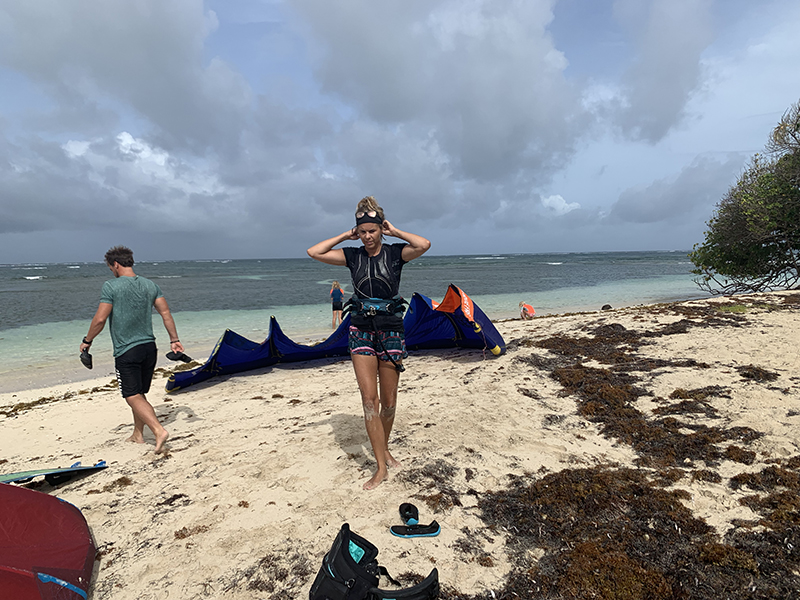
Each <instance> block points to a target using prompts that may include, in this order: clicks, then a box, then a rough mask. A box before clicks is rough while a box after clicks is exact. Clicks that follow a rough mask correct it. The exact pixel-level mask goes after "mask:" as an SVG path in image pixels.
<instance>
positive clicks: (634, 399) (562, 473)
mask: <svg viewBox="0 0 800 600" xmlns="http://www.w3.org/2000/svg"><path fill="white" fill-rule="evenodd" d="M496 325H497V328H498V330H499V331H500V333H501V334H502V335H503V337H504V339H505V341H506V344H507V346H508V351H507V352H506V353H505V354H504V355H502V356H499V357H494V356H492V355H491V354H490V353H488V352H486V353H483V352H481V351H475V350H461V349H448V350H436V351H420V352H415V353H412V354H411V356H410V357H409V358H408V360H407V361H406V367H407V370H406V372H405V373H404V374H403V376H402V377H401V381H400V392H399V401H398V410H397V418H396V422H395V428H394V431H393V434H392V440H391V442H390V443H391V449H392V452H393V455H394V456H395V457H396V458H397V459H398V460H400V461H401V462H402V468H401V469H398V470H393V471H392V472H391V473H390V478H389V480H388V481H386V482H384V483H383V484H382V485H380V486H379V487H378V488H377V489H376V490H374V491H371V492H365V491H363V490H362V488H361V486H362V484H363V483H364V481H365V480H366V479H367V478H368V477H369V476H370V474H371V471H372V469H373V468H374V461H373V460H372V456H371V450H370V446H369V442H368V439H367V436H366V432H365V429H364V424H363V417H362V412H361V403H360V397H359V393H358V389H357V387H356V383H355V378H354V376H353V372H352V366H351V364H350V362H349V360H325V361H316V362H313V363H307V364H299V365H298V364H295V365H290V366H279V367H273V368H269V369H262V370H258V371H252V372H249V373H244V374H241V375H237V376H233V377H225V378H217V379H212V380H211V381H209V382H208V383H206V384H201V385H198V386H195V387H191V388H188V389H186V390H182V391H179V392H177V393H173V394H166V393H165V392H164V391H163V386H164V383H165V382H166V379H164V376H165V373H164V372H160V373H157V375H156V379H155V380H154V382H153V389H152V390H151V392H150V394H149V395H148V398H149V400H150V401H151V403H152V404H153V405H154V407H155V409H156V413H157V414H158V416H159V417H160V419H161V421H162V423H163V424H164V425H165V426H166V427H167V429H168V430H169V431H170V433H171V439H170V440H169V442H168V451H167V452H166V453H165V454H162V455H156V454H155V453H154V452H153V443H154V441H153V438H152V435H151V434H150V432H149V430H146V433H145V436H146V443H145V444H144V445H138V444H133V443H129V442H126V441H125V438H127V436H128V435H130V432H131V430H132V417H131V411H130V409H129V408H128V406H127V405H126V403H125V402H124V400H123V399H122V398H121V397H120V396H119V393H118V392H117V389H116V384H115V383H114V382H113V381H112V380H111V379H110V378H109V377H103V378H102V379H97V380H94V381H90V382H86V381H81V382H79V383H76V384H63V385H59V386H55V387H52V388H48V389H38V390H26V391H22V392H15V393H13V394H12V393H7V394H2V395H0V430H2V435H1V436H0V472H3V473H10V472H16V471H23V470H28V469H40V468H47V467H57V466H60V467H64V466H69V465H70V464H72V463H74V462H76V461H82V463H83V464H84V465H87V464H93V463H95V462H97V461H99V460H105V461H106V462H107V463H108V465H109V467H108V468H107V469H105V470H104V471H101V472H98V473H94V474H91V475H88V476H86V477H84V478H82V479H78V480H73V481H70V482H67V483H65V484H62V485H60V486H58V487H56V488H53V487H51V486H50V485H49V484H46V483H44V482H43V481H41V480H36V481H34V482H33V483H32V484H28V485H29V486H31V487H35V488H36V489H38V490H40V491H43V492H46V493H49V494H52V495H56V496H58V497H59V498H62V499H64V500H66V501H68V502H71V503H72V504H74V505H76V506H77V507H79V508H80V509H81V511H82V512H83V514H84V516H85V518H86V520H87V522H88V524H89V526H90V528H91V530H92V533H93V535H94V538H95V541H96V544H97V548H98V559H97V561H96V563H95V573H94V580H93V594H92V596H91V597H92V598H94V599H96V600H100V599H114V600H117V599H119V600H127V599H130V600H134V599H135V600H145V599H151V598H152V599H159V600H161V599H164V598H180V599H195V598H198V599H199V598H226V599H227V598H230V599H239V598H241V599H245V598H247V599H252V598H307V597H308V590H309V587H310V585H311V582H312V580H313V579H314V576H315V574H316V572H317V570H318V568H319V566H320V562H321V559H322V556H323V555H324V553H325V552H326V551H327V550H328V549H329V548H330V544H331V542H332V541H333V538H334V537H335V535H336V533H337V531H338V530H339V528H340V526H341V525H342V523H345V522H346V523H349V524H350V527H351V529H352V530H353V531H355V532H357V533H358V534H360V535H362V536H364V537H366V538H367V539H368V540H370V541H371V542H372V543H374V544H375V545H376V546H377V547H378V548H379V549H380V553H379V555H378V560H379V562H380V563H381V564H382V565H384V566H385V567H386V568H387V569H388V570H389V572H390V573H392V574H393V575H394V576H395V577H397V576H398V575H401V576H402V577H401V580H402V581H405V583H406V585H408V584H409V583H410V582H413V581H414V580H415V577H416V578H419V577H420V576H422V577H424V576H425V575H427V574H428V573H429V572H430V570H431V569H432V568H433V567H434V566H435V567H437V568H438V570H439V577H440V582H441V584H442V595H441V597H442V598H494V597H497V598H500V597H508V598H513V597H516V596H514V594H518V595H519V596H521V597H528V598H535V597H542V598H545V597H547V598H555V597H565V598H571V597H575V598H590V597H598V598H600V597H603V598H638V597H641V598H645V597H647V598H650V597H652V598H657V597H665V598H666V597H691V598H704V597H709V598H721V597H730V598H738V597H756V598H761V597H764V598H768V597H776V598H777V597H789V596H777V595H771V594H772V593H776V594H777V593H780V594H782V593H784V592H786V591H787V590H789V591H792V590H793V591H795V592H798V593H800V576H799V575H798V568H800V562H798V561H800V556H799V555H798V548H800V539H798V538H799V537H800V536H799V535H798V531H800V529H798V525H797V524H798V523H800V518H799V517H800V513H799V512H798V510H799V507H800V495H799V494H798V493H799V492H800V483H798V482H799V481H800V449H799V448H798V445H799V444H800V436H798V428H799V427H800V354H799V353H798V351H799V350H800V348H799V346H800V293H798V292H781V293H771V294H756V295H748V296H737V297H735V298H717V299H711V300H699V301H690V302H680V303H672V304H664V305H653V306H637V307H628V308H618V309H613V310H607V311H597V312H587V313H579V314H566V315H557V316H548V317H543V318H536V319H534V320H532V321H524V322H523V321H521V320H506V321H502V322H499V323H497V324H496ZM187 352H189V353H190V354H193V355H202V354H206V353H205V351H203V352H193V351H192V349H187ZM570 478H571V479H570ZM626 478H629V479H626ZM636 478H644V479H642V480H641V481H640V480H638V479H636ZM567 481H570V482H572V483H570V485H571V486H572V487H564V486H566V485H567V484H566V482H567ZM605 481H613V482H616V483H618V484H619V485H622V484H623V483H625V482H628V481H630V484H629V487H627V488H624V489H623V488H620V490H621V491H620V495H618V496H614V495H613V494H612V493H611V492H612V491H613V490H611V489H610V488H609V487H608V486H607V485H600V482H605ZM592 482H594V483H592ZM592 485H597V486H598V487H596V488H592ZM625 485H628V484H627V483H626V484H625ZM547 486H549V488H548V487H547ZM634 488H635V489H637V490H639V491H638V492H636V493H635V494H630V495H626V493H625V490H630V489H634ZM548 489H549V490H550V492H548V491H547V490H548ZM556 490H559V493H562V492H563V494H562V495H563V496H564V497H563V498H561V499H560V500H559V502H560V503H559V502H556V501H555V499H556V495H555V494H556ZM523 491H524V494H525V498H527V500H526V501H525V502H527V504H525V503H524V502H523V501H522V500H521V499H520V498H521V497H522V496H520V494H522V493H523ZM551 492H552V493H551ZM606 493H608V494H609V496H608V498H607V499H606V501H607V502H608V506H603V505H602V502H603V501H604V500H603V498H606V496H605V495H604V494H606ZM548 494H550V495H548ZM633 496H635V497H636V498H637V499H638V500H636V502H639V504H637V503H636V502H634V500H633ZM559 498H560V497H559ZM593 498H594V499H593ZM615 498H616V499H615ZM642 499H645V500H647V502H652V503H656V502H660V503H664V504H663V505H664V506H667V505H668V506H671V507H672V508H671V509H669V510H665V511H664V512H659V513H658V514H653V515H652V519H650V518H649V517H642V516H641V512H637V511H641V510H643V509H642V507H643V506H644V507H646V506H647V504H646V503H644V504H642V503H643V502H644V500H642ZM640 501H641V502H640ZM402 502H412V503H414V504H416V505H417V506H418V507H419V509H420V521H421V522H423V523H427V522H429V521H432V520H434V519H435V520H437V521H438V523H439V524H440V525H441V534H440V535H439V536H438V537H433V538H415V539H401V538H397V537H394V536H392V535H391V534H390V533H389V527H390V526H392V525H399V524H401V522H400V519H399V515H398V506H399V504H400V503H402ZM593 506H597V507H598V509H597V511H598V512H597V513H596V514H590V513H591V512H592V511H591V510H589V509H588V508H587V507H593ZM653 506H655V504H653ZM659 506H660V505H659ZM592 510H593V509H592ZM781 510H782V512H781ZM615 511H616V512H615ZM615 515H616V516H615ZM636 515H639V516H636ZM667 516H669V519H667ZM508 519H510V520H508ZM587 519H588V521H587ZM667 521H668V522H667ZM514 523H519V526H518V527H517V526H515V525H514ZM587 523H588V525H587ZM592 523H593V528H592V525H591V524H592ZM689 524H690V525H691V526H689ZM703 524H705V525H703ZM673 525H674V531H673V530H672V527H673ZM619 527H622V529H614V528H619ZM779 531H781V532H784V533H785V535H778V534H777V533H775V532H779ZM565 532H566V533H565ZM591 532H595V533H591ZM615 532H617V534H618V535H617V537H616V538H615ZM624 532H628V533H630V534H631V535H632V536H633V537H632V539H630V540H629V539H628V538H626V537H625V535H627V533H624ZM569 536H582V537H575V538H570V537H569ZM670 536H673V537H670ZM773 538H775V540H774V543H773V542H771V541H770V540H772V539H773ZM784 538H785V539H786V540H788V541H784ZM648 544H652V545H651V546H648ZM770 544H772V545H770ZM787 544H788V546H787ZM665 547H669V548H674V549H676V550H675V552H674V555H673V554H670V553H668V552H662V550H663V548H665ZM578 549H580V552H579V551H578ZM597 550H599V551H600V552H599V553H598V552H596V551H597ZM667 555H669V556H667ZM609 557H613V558H614V559H615V562H614V563H613V564H612V563H611V562H610V561H609ZM582 561H583V562H582ZM681 561H683V562H681ZM768 561H771V562H770V563H769V564H770V565H771V566H769V567H768V566H767V562H768ZM692 565H693V566H692ZM692 569H695V571H692ZM586 573H592V574H593V575H585V574H586ZM598 573H599V575H598ZM698 573H700V574H705V577H699V576H698ZM610 580H614V581H615V582H616V583H614V584H613V585H612V584H609V581H610ZM634 580H635V581H636V582H638V583H634ZM620 582H628V583H626V584H625V585H627V586H628V587H626V588H625V589H626V590H628V589H630V590H633V591H631V592H630V594H629V595H623V594H622V592H621V591H619V590H621V589H622V587H620V586H622V583H620ZM717 582H727V583H725V584H723V583H717ZM382 583H385V581H382ZM609 585H612V587H613V586H614V585H616V586H617V588H616V589H617V590H618V591H617V595H608V594H607V595H601V593H600V592H599V591H598V590H601V589H605V588H604V586H609ZM637 585H638V586H639V587H637ZM720 585H729V586H730V588H729V589H726V590H724V589H719V586H720ZM748 586H753V587H752V589H750V587H748ZM781 586H783V587H781ZM640 588H641V590H640V592H639V594H640V595H636V594H637V592H636V590H637V589H640ZM526 590H527V595H526V594H525V591H526ZM593 590H594V591H595V592H597V593H596V595H594V596H593V595H592V593H593ZM723 592H724V593H726V594H728V595H727V596H723V595H721V594H722V593H723ZM648 593H650V594H651V595H647V594H648ZM739 593H742V594H744V593H747V594H750V595H749V596H745V595H742V596H739V595H737V594H739ZM504 594H505V595H504ZM547 594H549V595H547ZM659 594H662V595H659ZM681 594H684V595H681Z"/></svg>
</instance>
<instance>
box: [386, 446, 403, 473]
mask: <svg viewBox="0 0 800 600" xmlns="http://www.w3.org/2000/svg"><path fill="white" fill-rule="evenodd" d="M386 466H387V467H389V468H390V469H399V468H401V467H402V466H403V465H402V463H401V462H400V461H399V460H397V459H396V458H395V457H394V456H392V455H391V454H389V451H388V450H387V451H386Z"/></svg>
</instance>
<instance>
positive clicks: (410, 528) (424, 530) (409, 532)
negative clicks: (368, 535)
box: [389, 521, 442, 538]
mask: <svg viewBox="0 0 800 600" xmlns="http://www.w3.org/2000/svg"><path fill="white" fill-rule="evenodd" d="M441 530H442V528H441V527H440V526H439V523H437V522H436V521H432V522H431V524H430V525H392V526H391V527H389V531H390V532H391V533H392V535H395V536H397V537H402V538H414V537H436V536H437V535H439V532H440V531H441Z"/></svg>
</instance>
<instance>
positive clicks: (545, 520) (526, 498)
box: [441, 467, 800, 600]
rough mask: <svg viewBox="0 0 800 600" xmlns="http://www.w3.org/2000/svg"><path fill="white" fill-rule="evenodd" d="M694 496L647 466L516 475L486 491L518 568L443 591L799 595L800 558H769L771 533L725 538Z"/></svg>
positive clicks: (492, 522) (614, 596) (624, 598)
mask: <svg viewBox="0 0 800 600" xmlns="http://www.w3.org/2000/svg"><path fill="white" fill-rule="evenodd" d="M687 498H688V492H685V491H682V490H674V491H667V490H664V489H662V488H660V484H659V483H658V482H656V481H654V480H653V479H652V478H651V477H650V475H649V474H648V473H647V472H645V471H643V470H641V469H626V468H611V467H594V468H591V469H572V470H565V471H561V472H559V473H553V474H548V475H546V476H544V477H542V478H541V479H535V478H534V477H520V478H517V479H516V480H514V481H513V483H512V485H511V487H510V488H509V489H508V490H504V491H499V492H493V493H487V494H484V495H482V497H481V498H480V501H479V508H480V510H481V511H482V513H483V519H484V522H485V523H486V525H488V526H489V527H491V528H493V529H494V530H496V531H499V532H500V531H502V532H504V533H505V534H506V536H507V544H506V546H507V549H508V552H509V553H511V555H512V558H513V562H514V564H515V565H516V566H515V568H514V570H513V571H512V572H511V573H510V575H509V576H508V578H507V580H506V582H505V584H504V585H503V587H502V588H501V589H500V590H495V591H493V592H492V593H491V594H482V595H478V596H465V595H462V594H459V593H458V592H457V591H455V590H453V589H451V588H448V587H446V586H444V587H443V588H442V596H441V598H442V600H479V599H480V600H483V599H484V598H486V599H488V598H490V597H491V598H527V599H530V600H536V599H539V598H541V599H555V598H576V599H584V598H585V599H587V600H588V599H590V598H602V599H607V600H656V599H659V600H660V599H664V600H667V599H669V600H672V599H681V600H690V599H691V600H694V599H699V600H718V599H719V598H728V599H730V600H744V599H745V598H748V599H749V598H756V599H767V598H791V597H796V593H797V591H798V590H799V589H800V578H798V576H797V574H796V572H797V568H798V566H799V565H798V561H797V559H796V558H792V557H790V556H788V555H783V556H779V557H778V558H777V559H776V560H770V559H769V558H768V552H767V549H768V548H769V541H768V540H767V541H764V540H763V539H762V540H760V539H758V538H756V537H753V535H752V534H750V533H747V534H744V535H739V536H730V538H728V539H726V540H724V541H723V540H720V539H719V538H718V536H717V535H716V534H715V533H714V531H713V529H712V528H711V527H709V526H708V525H707V524H706V523H705V522H704V521H703V520H701V519H697V518H695V517H694V516H693V515H692V513H691V511H690V510H689V509H688V508H686V506H685V505H684V502H685V501H686V500H687ZM748 536H749V537H748ZM532 555H536V556H541V558H540V559H539V560H538V561H534V560H532V559H531V558H530V556H532Z"/></svg>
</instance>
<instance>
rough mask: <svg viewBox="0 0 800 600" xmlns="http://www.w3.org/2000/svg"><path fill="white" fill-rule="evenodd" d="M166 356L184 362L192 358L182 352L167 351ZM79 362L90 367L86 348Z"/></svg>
mask: <svg viewBox="0 0 800 600" xmlns="http://www.w3.org/2000/svg"><path fill="white" fill-rule="evenodd" d="M167 358H168V359H170V360H181V361H183V362H185V363H188V362H192V359H191V358H190V357H188V356H186V355H185V354H184V353H183V352H168V353H167ZM81 362H82V363H83V366H84V367H86V368H87V369H91V368H92V355H91V354H89V351H88V350H84V351H83V352H81Z"/></svg>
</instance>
